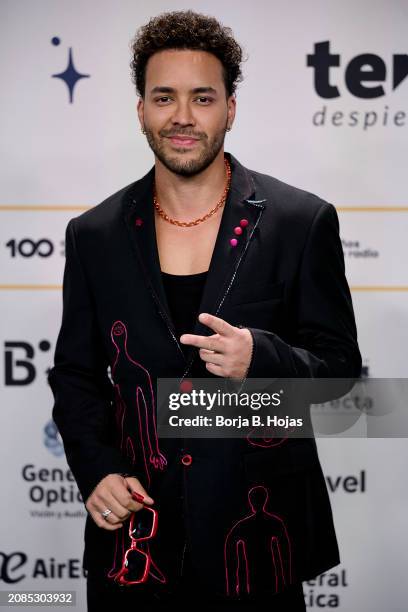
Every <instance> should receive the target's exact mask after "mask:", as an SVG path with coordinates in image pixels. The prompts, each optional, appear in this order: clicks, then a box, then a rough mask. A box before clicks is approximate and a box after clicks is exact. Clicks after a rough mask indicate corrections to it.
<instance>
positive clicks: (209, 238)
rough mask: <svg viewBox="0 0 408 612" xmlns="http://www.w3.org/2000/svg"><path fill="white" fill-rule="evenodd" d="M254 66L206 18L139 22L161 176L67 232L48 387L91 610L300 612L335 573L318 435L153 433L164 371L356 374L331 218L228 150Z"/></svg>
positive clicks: (140, 81) (146, 126) (142, 87)
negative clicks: (255, 439)
mask: <svg viewBox="0 0 408 612" xmlns="http://www.w3.org/2000/svg"><path fill="white" fill-rule="evenodd" d="M241 60H242V51H241V48H240V46H239V45H238V44H237V42H236V41H235V40H234V38H233V36H232V33H231V31H230V30H229V29H227V28H224V27H223V26H221V25H220V24H219V23H218V22H217V21H216V20H215V19H213V18H210V17H206V16H203V15H200V14H197V13H194V12H192V11H180V12H173V13H165V14H163V15H159V16H158V17H156V18H154V19H152V20H150V22H149V23H148V24H147V25H145V26H144V27H143V28H141V29H140V31H139V32H138V34H137V36H136V38H135V40H134V43H133V61H132V70H133V78H134V82H135V84H136V87H137V92H138V94H139V96H140V99H139V102H138V107H137V111H138V116H139V120H140V124H141V129H142V131H143V133H144V134H146V138H147V141H148V144H149V146H150V148H151V149H152V151H153V153H154V160H155V163H154V166H153V168H152V169H151V170H150V171H149V172H148V174H147V175H146V176H144V177H143V178H142V179H140V180H138V181H136V182H134V183H132V184H131V185H129V186H127V187H125V188H124V189H122V190H121V191H119V192H118V193H116V194H114V195H112V196H111V197H109V198H108V199H107V200H105V201H104V202H102V203H101V204H100V205H98V206H96V207H95V208H93V209H92V210H89V211H87V212H85V213H84V214H81V215H79V216H78V217H76V218H75V219H72V220H71V221H70V222H69V224H68V226H67V231H66V266H65V272H64V291H63V302H64V304H63V306H64V308H63V318H62V325H61V330H60V333H59V336H58V340H57V345H56V351H55V365H54V367H53V368H52V370H51V372H50V375H49V382H50V386H51V388H52V391H53V393H54V397H55V405H54V409H53V416H54V419H55V422H56V423H57V425H58V428H59V430H60V432H61V435H62V438H63V441H64V446H65V451H66V457H67V461H68V463H69V465H70V467H71V469H72V472H73V474H74V476H75V478H76V480H77V483H78V487H79V489H80V492H81V494H82V497H83V500H84V503H85V506H86V508H87V511H88V517H87V521H86V528H85V553H84V566H85V567H86V568H87V570H88V606H89V607H88V609H89V610H94V609H95V610H96V609H98V608H100V607H101V606H102V605H105V606H106V605H108V604H117V603H118V602H119V603H120V602H122V603H123V604H124V605H125V604H126V605H132V604H134V605H136V604H137V605H139V609H144V607H143V604H146V609H147V606H149V607H151V606H152V604H153V603H156V604H159V603H160V602H161V603H162V604H163V605H168V602H174V601H179V602H180V604H181V605H182V603H183V601H184V602H188V597H190V601H191V602H193V603H199V602H201V601H204V600H206V601H207V600H208V602H210V603H212V604H215V603H218V604H219V605H220V606H225V607H227V608H228V609H231V606H232V607H233V608H234V609H235V608H237V609H240V608H241V607H243V606H244V605H245V606H249V607H250V609H251V610H255V609H258V607H259V609H261V608H262V609H263V610H264V609H265V608H268V607H269V609H271V610H291V611H292V612H295V611H296V610H305V605H304V600H303V595H302V584H301V583H302V580H306V579H309V578H312V577H314V576H316V575H317V574H319V573H321V572H323V571H325V570H327V569H329V568H330V567H333V566H334V565H337V564H338V563H339V553H338V548H337V542H336V536H335V532H334V527H333V523H332V514H331V509H330V503H329V499H328V494H327V489H326V485H325V481H324V477H323V473H322V470H321V467H320V463H319V459H318V454H317V450H316V444H315V441H314V439H313V438H305V439H287V440H285V444H275V445H271V446H270V447H269V448H263V447H259V446H256V445H255V446H254V445H252V444H251V443H250V442H249V440H245V439H244V440H239V441H237V440H205V439H180V440H178V439H173V440H172V439H159V437H158V435H157V428H156V414H155V412H156V410H155V409H156V406H155V400H156V381H157V379H158V378H161V377H163V378H164V377H165V378H176V379H179V380H180V382H182V381H186V380H187V378H186V377H192V376H202V377H213V378H214V377H225V378H230V379H239V380H244V381H245V379H248V380H249V379H251V378H260V377H272V378H276V377H283V378H298V377H300V378H318V377H322V378H325V377H333V378H336V377H339V378H343V377H344V378H348V377H357V376H359V374H360V369H361V357H360V353H359V349H358V345H357V334H356V328H355V322H354V315H353V308H352V302H351V297H350V292H349V289H348V285H347V282H346V279H345V275H344V260H343V253H342V248H341V244H340V240H339V234H338V229H339V228H338V219H337V214H336V211H335V208H334V207H333V206H332V205H331V204H328V203H327V202H325V201H323V200H321V199H320V198H318V197H317V196H315V195H313V194H310V193H307V192H305V191H302V190H299V189H296V188H294V187H291V186H289V185H286V184H285V183H282V182H281V181H279V180H277V179H275V178H272V177H270V176H267V175H263V174H260V173H258V172H254V171H251V170H248V169H246V168H245V167H244V166H242V165H241V164H240V163H239V162H238V160H237V159H236V158H235V157H233V156H232V155H231V154H229V153H225V152H224V138H225V133H226V132H227V131H229V130H230V129H231V128H232V126H233V123H234V119H235V108H236V98H235V88H236V84H237V82H238V81H240V80H241V78H242V77H241V70H240V63H241ZM251 146H256V142H253V143H252V144H251ZM197 315H199V316H198V319H197ZM109 366H110V376H109V375H108V367H109ZM153 510H155V511H157V515H156V516H158V529H157V532H156V533H155V534H154V531H155V528H154V524H155V523H154V520H155V519H154V516H155V515H154V512H153ZM139 517H140V521H139ZM131 521H132V522H131ZM133 521H134V522H133ZM138 521H139V522H138ZM130 522H131V523H130ZM129 525H131V528H130V531H131V534H132V537H130V535H131V534H130V533H129ZM135 525H137V527H135ZM146 525H147V526H146ZM143 534H144V536H143ZM153 534H154V535H153ZM151 536H153V537H151ZM143 537H146V539H144V540H143ZM140 538H142V540H140ZM126 551H128V552H126ZM129 551H130V552H129ZM126 555H130V556H129V557H127V556H126ZM126 560H127V565H126V563H125V565H123V564H124V561H125V562H126ZM139 574H140V576H139ZM124 576H125V578H126V577H127V581H128V582H129V581H131V580H130V577H131V576H133V577H134V582H136V584H133V585H129V584H127V585H125V586H120V585H119V582H120V581H121V580H124V578H123V577H124ZM135 576H136V577H135ZM137 576H139V578H140V580H139V578H137ZM177 598H178V599H177ZM141 604H142V605H141ZM186 605H187V606H188V603H186ZM220 609H224V607H221V608H220Z"/></svg>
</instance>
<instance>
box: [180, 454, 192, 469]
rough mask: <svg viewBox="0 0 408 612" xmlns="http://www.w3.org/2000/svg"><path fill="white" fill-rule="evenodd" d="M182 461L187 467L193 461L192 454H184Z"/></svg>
mask: <svg viewBox="0 0 408 612" xmlns="http://www.w3.org/2000/svg"><path fill="white" fill-rule="evenodd" d="M181 463H182V464H183V465H185V466H186V467H187V466H189V465H191V464H192V463H193V458H192V456H191V455H183V456H182V458H181Z"/></svg>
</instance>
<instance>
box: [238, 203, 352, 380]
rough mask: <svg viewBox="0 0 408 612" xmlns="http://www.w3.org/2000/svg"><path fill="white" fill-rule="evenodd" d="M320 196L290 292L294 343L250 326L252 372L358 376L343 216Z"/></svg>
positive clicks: (279, 375)
mask: <svg viewBox="0 0 408 612" xmlns="http://www.w3.org/2000/svg"><path fill="white" fill-rule="evenodd" d="M322 202H323V204H322V205H321V206H320V207H319V209H318V210H317V212H316V213H315V216H314V218H313V220H312V222H311V226H310V228H309V231H308V235H307V238H306V242H305V246H304V249H303V253H302V256H301V261H300V264H299V269H298V270H299V271H298V276H297V282H296V286H295V292H294V296H293V298H292V299H294V300H295V308H294V312H295V313H296V315H295V320H294V330H293V332H294V333H293V338H294V342H293V345H291V344H288V343H287V342H285V341H284V340H283V339H282V338H281V337H279V336H278V335H277V334H275V333H273V332H271V331H267V330H262V329H257V328H252V327H250V328H248V329H249V330H250V332H251V334H252V337H253V340H254V344H253V352H252V358H251V362H250V366H249V369H248V372H247V377H248V378H250V377H254V378H264V377H265V378H270V377H273V378H275V377H277V378H347V379H350V378H357V377H359V376H360V373H361V355H360V351H359V348H358V344H357V330H356V324H355V319H354V312H353V305H352V299H351V294H350V290H349V287H348V284H347V280H346V276H345V265H344V255H343V249H342V245H341V241H340V236H339V220H338V216H337V211H336V209H335V207H334V206H333V205H332V204H329V203H328V202H324V201H323V200H322ZM353 384H354V381H352V382H351V383H350V385H349V386H347V387H348V388H350V387H352V386H353ZM348 388H347V390H348Z"/></svg>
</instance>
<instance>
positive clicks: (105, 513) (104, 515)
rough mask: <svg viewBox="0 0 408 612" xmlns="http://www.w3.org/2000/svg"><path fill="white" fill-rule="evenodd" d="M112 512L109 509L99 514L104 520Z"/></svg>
mask: <svg viewBox="0 0 408 612" xmlns="http://www.w3.org/2000/svg"><path fill="white" fill-rule="evenodd" d="M111 512H112V510H109V508H106V510H104V511H103V512H101V514H102V516H103V518H104V519H105V521H106V519H107V518H108V516H109V515H110V514H111Z"/></svg>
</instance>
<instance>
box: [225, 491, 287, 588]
mask: <svg viewBox="0 0 408 612" xmlns="http://www.w3.org/2000/svg"><path fill="white" fill-rule="evenodd" d="M268 499H269V491H268V489H267V488H266V487H264V486H262V485H257V486H254V487H252V489H250V490H249V492H248V501H249V505H250V508H251V513H250V514H248V515H247V516H245V517H244V518H242V519H240V520H239V521H237V522H236V523H235V525H234V526H233V527H232V529H231V530H230V531H229V532H228V534H227V537H226V539H225V546H224V559H225V580H226V592H227V595H229V596H231V595H232V596H233V595H237V596H239V595H245V594H249V593H250V592H251V591H255V592H256V591H257V590H258V588H259V589H262V588H267V589H268V588H269V589H270V588H271V584H272V587H273V591H274V592H275V593H278V592H279V591H280V590H282V589H283V587H284V586H285V585H287V584H290V583H291V581H292V570H291V545H290V540H289V536H288V532H287V529H286V526H285V523H284V521H283V520H282V519H281V518H280V517H279V516H278V515H276V514H272V513H271V512H268V511H267V510H266V506H267V504H268Z"/></svg>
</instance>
